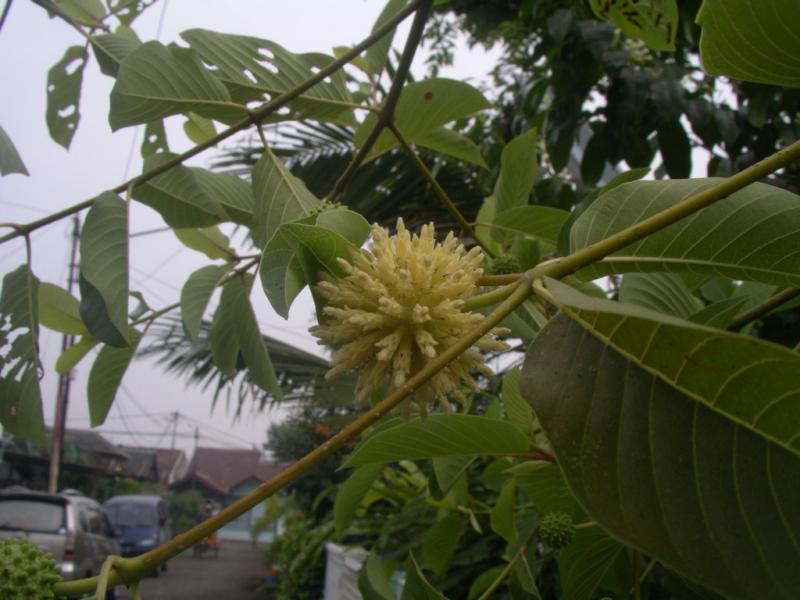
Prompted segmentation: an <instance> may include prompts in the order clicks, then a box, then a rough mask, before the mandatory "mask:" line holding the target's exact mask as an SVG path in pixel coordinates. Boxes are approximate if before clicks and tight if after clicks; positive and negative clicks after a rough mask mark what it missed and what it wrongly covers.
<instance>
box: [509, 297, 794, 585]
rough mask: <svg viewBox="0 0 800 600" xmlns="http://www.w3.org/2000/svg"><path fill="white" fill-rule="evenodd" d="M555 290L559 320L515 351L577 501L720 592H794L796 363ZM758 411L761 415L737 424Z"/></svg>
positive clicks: (772, 349)
mask: <svg viewBox="0 0 800 600" xmlns="http://www.w3.org/2000/svg"><path fill="white" fill-rule="evenodd" d="M554 287H555V286H554ZM557 293H558V296H559V298H560V301H562V302H566V301H567V300H569V305H567V304H566V303H565V305H564V306H565V308H564V310H565V312H566V314H562V315H559V316H558V317H556V318H555V319H554V320H553V321H551V323H550V324H549V325H548V326H547V327H546V328H545V329H544V330H543V331H542V332H541V333H540V334H539V336H538V337H537V338H536V340H535V341H534V343H533V344H532V346H531V348H530V349H529V351H528V355H527V357H526V363H525V367H524V369H523V376H522V382H521V391H522V394H523V396H525V397H526V398H527V399H528V400H529V401H530V402H531V404H532V406H533V408H534V410H535V411H536V414H537V416H538V418H539V421H540V423H541V425H542V427H543V428H544V430H545V432H546V433H547V436H548V439H549V440H550V442H551V443H552V446H553V449H554V452H555V454H556V456H557V459H558V464H559V466H560V468H561V470H562V471H563V473H564V475H565V477H566V479H567V481H568V483H569V485H570V487H571V489H572V491H573V493H574V494H575V496H576V497H577V499H578V500H579V502H580V503H581V505H582V507H583V508H584V509H585V510H586V512H587V513H588V514H589V515H590V516H591V517H592V518H593V519H594V520H596V521H597V522H598V523H600V524H601V525H602V526H603V528H604V529H606V530H607V531H609V532H610V533H611V534H612V535H613V536H614V537H616V538H617V539H619V540H622V541H623V542H625V543H627V544H629V545H631V546H634V547H635V548H637V549H639V550H641V551H643V552H645V553H646V554H648V555H650V556H653V557H654V558H656V559H657V560H659V561H660V562H662V563H664V564H665V565H666V566H668V567H670V568H672V569H675V570H676V571H678V572H679V573H681V574H683V575H684V576H686V577H687V578H689V579H691V580H693V581H696V582H697V583H700V584H701V585H704V586H706V587H709V588H711V589H714V590H716V591H717V592H719V593H721V594H723V595H724V596H726V597H730V598H753V599H756V598H759V599H760V598H785V599H787V600H788V599H789V598H792V597H794V595H795V592H796V590H797V589H800V571H798V569H797V568H796V567H797V564H800V544H798V540H800V517H798V514H797V511H796V510H795V507H796V506H798V503H800V486H798V482H800V457H799V456H798V453H797V450H796V449H795V450H790V449H787V447H786V446H787V445H789V446H791V445H792V444H795V445H796V444H797V443H798V442H800V436H799V435H797V430H798V423H800V419H798V417H797V415H798V410H799V409H798V407H800V403H799V402H798V397H799V396H798V386H797V383H798V378H799V377H800V369H798V365H797V362H800V357H797V356H796V355H794V354H792V353H791V352H789V351H788V350H784V349H782V348H778V347H776V346H773V345H771V344H767V343H764V342H759V341H757V340H754V339H752V338H746V337H743V336H734V335H732V334H725V333H724V332H719V331H716V330H710V329H706V328H701V327H697V326H692V325H689V324H685V323H684V322H681V321H678V320H675V319H668V318H666V317H660V316H658V315H656V314H655V313H649V312H647V311H644V310H643V309H634V308H631V307H623V308H620V306H621V305H619V306H618V307H617V308H616V309H612V308H610V307H608V306H607V305H608V304H613V303H607V302H602V301H598V300H592V301H591V305H592V306H594V310H592V309H590V308H588V304H589V303H583V301H582V300H581V299H576V301H575V302H573V301H572V298H571V297H570V294H569V293H568V292H565V291H564V290H558V291H557ZM577 304H582V305H584V306H586V308H578V307H577V306H576V305H577ZM598 306H600V307H601V308H602V310H599V309H598ZM640 311H641V312H640ZM631 312H633V313H636V314H637V316H632V315H630V313H631ZM641 313H645V316H646V317H647V318H645V316H642V314H641ZM584 318H589V319H590V320H591V323H593V325H590V324H589V322H586V321H584V320H583V319H584ZM609 327H610V329H612V330H613V332H612V333H611V338H610V340H609V338H607V337H605V334H604V333H603V332H604V331H606V330H607V329H608V328H609ZM634 338H636V342H635V345H636V346H637V348H635V349H634V348H631V347H630V342H633V340H634ZM619 347H622V348H627V349H628V351H624V350H622V351H620V350H618V348H619ZM645 347H646V348H645ZM668 363H671V364H668ZM793 380H794V381H793ZM667 381H669V382H670V383H672V384H673V385H670V384H669V383H667ZM728 384H731V385H728ZM756 384H757V389H755V390H754V386H756ZM673 386H675V387H673ZM676 387H677V388H678V389H676ZM770 404H771V405H772V407H771V408H769V406H770ZM765 407H767V408H765ZM762 408H765V410H766V412H765V413H764V414H765V417H769V418H764V419H761V420H759V419H753V418H749V415H751V414H753V413H754V411H755V413H758V411H759V410H760V409H762ZM748 418H749V421H748ZM779 419H780V420H781V423H776V421H777V420H779ZM752 421H755V425H754V424H753V423H752ZM781 429H783V431H781ZM787 431H793V432H794V433H786V432H787ZM780 438H788V441H789V442H790V443H789V444H786V443H782V442H781V441H780ZM776 439H777V440H778V441H776ZM792 440H794V441H792Z"/></svg>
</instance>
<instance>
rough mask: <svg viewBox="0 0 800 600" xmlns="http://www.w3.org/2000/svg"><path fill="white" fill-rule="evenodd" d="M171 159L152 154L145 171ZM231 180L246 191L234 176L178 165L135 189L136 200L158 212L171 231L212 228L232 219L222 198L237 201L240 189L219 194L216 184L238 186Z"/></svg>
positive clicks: (167, 156)
mask: <svg viewBox="0 0 800 600" xmlns="http://www.w3.org/2000/svg"><path fill="white" fill-rule="evenodd" d="M169 158H170V155H167V154H161V153H158V154H151V155H150V156H148V157H147V158H145V161H144V170H145V171H148V170H150V169H152V168H154V167H157V166H158V165H160V164H162V163H163V162H165V161H167V160H168V159H169ZM230 178H232V179H235V180H238V181H240V182H241V184H242V185H243V186H244V187H245V188H246V187H247V184H246V183H244V182H243V181H241V180H239V179H238V178H237V177H234V176H233V175H223V174H219V173H211V172H210V171H206V170H205V169H198V168H195V167H185V166H183V165H177V166H174V167H172V168H171V169H169V170H168V171H167V172H166V173H162V174H161V175H158V176H156V177H153V178H152V179H151V180H150V181H148V182H147V183H145V184H142V185H140V186H137V187H136V188H134V190H133V197H134V198H136V199H137V200H138V201H139V202H142V203H143V204H146V205H148V206H149V207H151V208H153V209H154V210H156V211H158V213H159V214H160V215H161V216H162V217H163V218H164V221H166V223H167V224H168V225H169V226H170V227H179V228H183V227H210V226H212V225H216V224H217V223H221V222H224V221H227V220H228V218H229V217H228V213H227V212H226V210H225V208H224V207H223V205H222V203H223V198H225V197H228V196H234V197H236V194H237V192H239V191H240V189H239V187H238V185H237V186H236V187H233V188H232V189H230V190H227V189H225V190H220V189H217V187H216V186H214V182H215V181H217V180H222V185H223V186H225V187H226V188H227V187H230V184H234V185H236V184H235V183H234V182H232V181H231V180H230ZM234 202H236V200H234Z"/></svg>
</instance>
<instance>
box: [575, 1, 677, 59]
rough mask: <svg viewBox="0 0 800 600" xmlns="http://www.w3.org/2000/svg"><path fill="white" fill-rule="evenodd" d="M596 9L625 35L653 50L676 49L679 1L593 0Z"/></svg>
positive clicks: (596, 12)
mask: <svg viewBox="0 0 800 600" xmlns="http://www.w3.org/2000/svg"><path fill="white" fill-rule="evenodd" d="M589 4H590V5H591V7H592V10H593V11H594V13H595V14H596V15H597V16H598V17H600V18H601V19H606V20H608V21H611V22H612V23H613V24H614V25H616V26H617V27H619V28H620V29H621V30H622V32H623V33H624V34H625V35H628V36H630V37H632V38H636V39H638V40H642V41H643V42H644V43H646V44H647V45H648V46H650V48H652V49H653V50H667V51H669V52H672V51H674V50H675V34H676V33H677V31H678V5H677V4H676V3H675V0H643V1H641V2H628V1H627V0H590V1H589Z"/></svg>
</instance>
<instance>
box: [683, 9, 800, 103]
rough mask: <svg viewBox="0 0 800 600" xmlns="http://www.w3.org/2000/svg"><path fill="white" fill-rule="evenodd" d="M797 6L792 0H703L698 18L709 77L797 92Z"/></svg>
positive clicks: (799, 55) (799, 66) (799, 73)
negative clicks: (767, 85)
mask: <svg viewBox="0 0 800 600" xmlns="http://www.w3.org/2000/svg"><path fill="white" fill-rule="evenodd" d="M798 22H800V5H798V4H797V2H795V1H794V0H761V1H760V2H758V3H753V2H744V1H742V0H725V1H724V2H722V1H721V0H705V1H704V2H703V5H702V7H701V8H700V11H699V12H698V13H697V24H698V25H700V26H701V27H702V28H703V32H702V34H701V36H700V57H701V60H702V63H703V69H705V71H706V73H708V74H710V75H727V76H729V77H733V78H735V79H742V80H744V81H755V82H758V83H767V84H771V85H780V86H787V87H800V37H798V35H797V28H796V27H795V25H796V24H797V23H798Z"/></svg>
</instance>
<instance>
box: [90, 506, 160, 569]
mask: <svg viewBox="0 0 800 600" xmlns="http://www.w3.org/2000/svg"><path fill="white" fill-rule="evenodd" d="M103 508H105V510H106V513H108V518H109V520H110V521H111V526H112V527H113V528H114V533H115V535H116V537H117V541H118V542H119V545H120V546H121V548H122V555H123V556H137V555H139V554H144V553H145V552H148V551H150V550H152V549H153V548H156V547H158V546H160V545H161V544H163V543H164V542H166V541H167V540H169V539H170V538H171V537H172V526H171V523H170V518H169V509H168V506H167V501H166V500H164V499H163V498H162V497H160V496H148V495H135V496H114V497H113V498H111V499H109V500H107V501H106V502H105V504H103ZM164 569H166V566H164Z"/></svg>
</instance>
